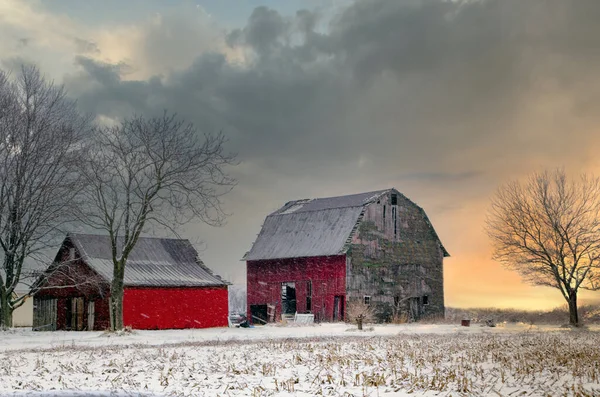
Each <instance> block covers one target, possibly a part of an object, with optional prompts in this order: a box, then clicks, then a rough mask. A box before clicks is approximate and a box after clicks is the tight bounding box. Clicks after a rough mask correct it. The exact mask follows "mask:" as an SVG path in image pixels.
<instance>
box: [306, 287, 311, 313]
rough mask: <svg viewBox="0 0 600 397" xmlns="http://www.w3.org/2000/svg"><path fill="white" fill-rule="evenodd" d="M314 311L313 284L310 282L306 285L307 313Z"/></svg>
mask: <svg viewBox="0 0 600 397" xmlns="http://www.w3.org/2000/svg"><path fill="white" fill-rule="evenodd" d="M311 310H312V282H311V281H308V283H307V284H306V311H307V312H310V311H311Z"/></svg>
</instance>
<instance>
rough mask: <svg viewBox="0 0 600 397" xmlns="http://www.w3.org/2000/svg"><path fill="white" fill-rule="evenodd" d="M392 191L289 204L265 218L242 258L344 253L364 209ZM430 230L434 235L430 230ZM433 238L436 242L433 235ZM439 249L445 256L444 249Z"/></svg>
mask: <svg viewBox="0 0 600 397" xmlns="http://www.w3.org/2000/svg"><path fill="white" fill-rule="evenodd" d="M392 190H393V191H394V192H396V193H397V191H396V190H395V189H385V190H377V191H373V192H366V193H359V194H352V195H348V196H338V197H327V198H318V199H303V200H295V201H290V202H288V203H286V204H285V205H284V206H283V207H281V208H280V209H278V210H277V211H275V212H273V213H271V214H270V215H268V216H267V218H266V219H265V222H264V224H263V226H262V229H261V231H260V234H259V235H258V237H257V238H256V241H255V242H254V244H253V245H252V249H251V250H250V251H249V252H248V253H247V254H246V255H245V256H244V259H245V260H261V259H283V258H300V257H311V256H330V255H341V254H344V253H345V252H346V250H347V249H348V246H349V241H350V239H351V238H352V235H353V232H354V230H355V229H356V227H357V225H358V223H359V222H360V218H361V215H362V214H363V211H364V209H365V207H366V206H367V205H369V204H371V203H373V202H375V201H377V200H378V199H379V198H380V197H381V196H382V195H384V194H387V193H389V192H390V191H392ZM398 194H400V193H398ZM423 215H425V213H424V212H423ZM425 217H426V216H425ZM427 222H428V223H429V221H428V220H427ZM431 230H432V232H433V233H434V235H435V231H434V230H433V227H431ZM435 238H436V239H438V241H439V238H437V235H435ZM440 246H441V242H440ZM441 247H442V250H443V252H444V255H446V256H447V252H446V250H445V249H444V248H443V246H441Z"/></svg>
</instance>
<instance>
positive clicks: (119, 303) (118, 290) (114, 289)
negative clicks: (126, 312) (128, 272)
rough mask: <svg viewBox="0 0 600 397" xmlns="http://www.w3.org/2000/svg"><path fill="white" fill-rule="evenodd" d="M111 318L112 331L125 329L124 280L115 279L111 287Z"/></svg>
mask: <svg viewBox="0 0 600 397" xmlns="http://www.w3.org/2000/svg"><path fill="white" fill-rule="evenodd" d="M110 298H111V299H110V302H111V304H110V317H111V319H112V321H111V324H110V326H111V330H112V331H118V330H122V329H123V279H122V278H121V279H120V280H119V278H118V277H114V278H113V281H112V284H111V287H110Z"/></svg>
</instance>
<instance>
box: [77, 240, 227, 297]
mask: <svg viewBox="0 0 600 397" xmlns="http://www.w3.org/2000/svg"><path fill="white" fill-rule="evenodd" d="M66 240H70V241H71V242H72V243H73V244H74V245H75V247H76V248H77V250H78V252H79V254H80V255H81V257H82V259H83V261H84V262H85V263H87V264H88V266H90V267H91V268H92V269H94V271H96V272H97V273H98V274H99V275H100V276H102V277H103V278H104V279H106V280H107V281H110V280H112V275H113V262H112V254H111V246H110V238H109V236H102V235H95V234H68V235H67V238H66ZM124 283H125V285H126V286H144V287H149V286H153V287H198V286H225V285H227V283H226V282H225V281H223V280H222V279H221V278H220V277H218V276H215V275H213V273H212V272H211V271H210V269H208V268H207V267H206V266H205V265H204V264H203V263H202V261H201V260H200V259H199V258H198V252H197V251H196V250H195V249H194V247H193V246H192V244H191V243H190V242H189V240H183V239H167V238H151V237H140V238H139V240H138V241H137V244H136V245H135V247H134V248H133V251H132V252H131V253H130V254H129V257H128V258H127V266H126V267H125V278H124Z"/></svg>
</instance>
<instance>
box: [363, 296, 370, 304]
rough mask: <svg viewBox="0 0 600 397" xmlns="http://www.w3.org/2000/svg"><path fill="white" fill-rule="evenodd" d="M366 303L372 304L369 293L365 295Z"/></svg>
mask: <svg viewBox="0 0 600 397" xmlns="http://www.w3.org/2000/svg"><path fill="white" fill-rule="evenodd" d="M364 303H365V305H370V304H371V297H370V296H369V295H365V297H364Z"/></svg>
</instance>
